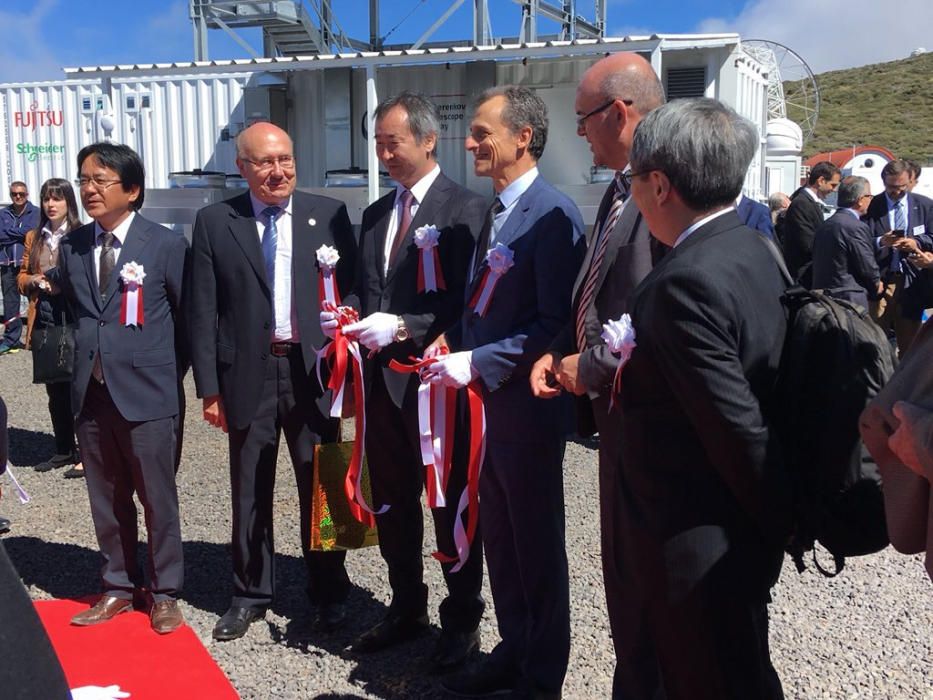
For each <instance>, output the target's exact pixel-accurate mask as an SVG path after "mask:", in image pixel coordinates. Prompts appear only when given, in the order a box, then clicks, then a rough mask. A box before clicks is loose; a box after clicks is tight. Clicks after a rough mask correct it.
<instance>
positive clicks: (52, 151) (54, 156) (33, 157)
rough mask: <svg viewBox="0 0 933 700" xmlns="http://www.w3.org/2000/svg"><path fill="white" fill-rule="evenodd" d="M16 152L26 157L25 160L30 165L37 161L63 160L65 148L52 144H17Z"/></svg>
mask: <svg viewBox="0 0 933 700" xmlns="http://www.w3.org/2000/svg"><path fill="white" fill-rule="evenodd" d="M16 152H17V153H18V154H19V155H21V156H26V160H27V161H29V162H30V163H34V162H35V161H37V160H64V158H65V155H64V154H65V147H64V146H56V145H55V144H54V143H41V144H39V145H37V146H34V145H33V144H31V143H18V144H16Z"/></svg>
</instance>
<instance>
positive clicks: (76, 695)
mask: <svg viewBox="0 0 933 700" xmlns="http://www.w3.org/2000/svg"><path fill="white" fill-rule="evenodd" d="M128 697H130V694H129V693H126V692H123V691H121V690H120V686H118V685H108V686H107V687H106V688H104V687H101V686H99V685H85V686H82V687H80V688H72V689H71V700H116V699H117V698H128Z"/></svg>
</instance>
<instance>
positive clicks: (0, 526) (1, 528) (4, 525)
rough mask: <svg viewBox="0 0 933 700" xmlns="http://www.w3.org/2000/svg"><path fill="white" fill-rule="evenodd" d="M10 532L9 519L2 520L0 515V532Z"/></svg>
mask: <svg viewBox="0 0 933 700" xmlns="http://www.w3.org/2000/svg"><path fill="white" fill-rule="evenodd" d="M9 531H10V519H9V518H4V517H3V516H2V515H0V532H9Z"/></svg>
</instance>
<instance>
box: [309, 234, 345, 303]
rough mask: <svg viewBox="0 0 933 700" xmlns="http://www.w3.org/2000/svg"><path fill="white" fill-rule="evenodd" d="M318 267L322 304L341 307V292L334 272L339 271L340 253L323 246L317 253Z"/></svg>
mask: <svg viewBox="0 0 933 700" xmlns="http://www.w3.org/2000/svg"><path fill="white" fill-rule="evenodd" d="M315 256H316V257H317V267H318V278H317V286H318V298H319V299H320V300H321V302H324V301H329V302H330V303H331V304H333V305H334V306H339V305H340V290H339V289H338V288H337V278H336V277H335V276H334V270H336V269H337V261H338V260H340V253H338V252H337V249H336V248H334V247H333V246H329V245H322V246H321V247H320V248H318V249H317V251H316V252H315Z"/></svg>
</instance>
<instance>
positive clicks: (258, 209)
mask: <svg viewBox="0 0 933 700" xmlns="http://www.w3.org/2000/svg"><path fill="white" fill-rule="evenodd" d="M249 199H250V202H252V204H253V216H254V217H256V218H257V219H258V218H259V217H260V216H261V215H262V212H263V210H265V209H267V208H268V207H278V208H279V209H281V210H282V211H284V212H285V213H286V214H288V215H289V216H291V215H292V197H291V195H289V196H288V199H286V200H285V202H284V203H282V204H266V203H265V202H263V201H262V200H260V199H257V198H256V195H254V194H253V191H252V190H250V193H249Z"/></svg>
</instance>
